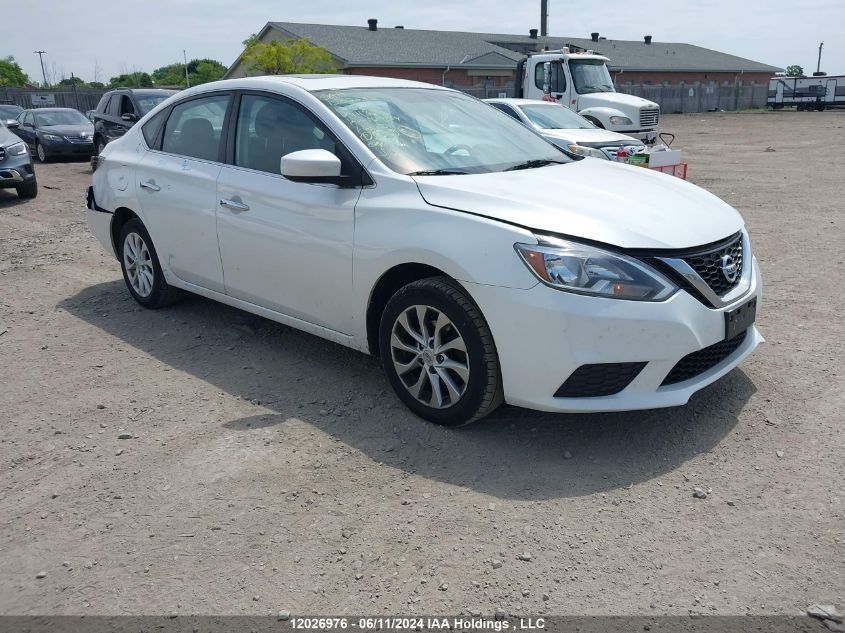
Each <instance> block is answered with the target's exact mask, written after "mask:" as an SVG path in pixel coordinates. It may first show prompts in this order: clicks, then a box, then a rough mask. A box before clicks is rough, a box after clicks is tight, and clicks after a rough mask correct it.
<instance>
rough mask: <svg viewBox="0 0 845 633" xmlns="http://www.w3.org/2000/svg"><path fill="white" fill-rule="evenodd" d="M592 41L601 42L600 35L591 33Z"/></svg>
mask: <svg viewBox="0 0 845 633" xmlns="http://www.w3.org/2000/svg"><path fill="white" fill-rule="evenodd" d="M590 39H591V40H592V41H594V42H598V41H599V34H598V33H590Z"/></svg>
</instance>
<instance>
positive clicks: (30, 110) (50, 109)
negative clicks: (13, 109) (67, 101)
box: [27, 108, 81, 114]
mask: <svg viewBox="0 0 845 633" xmlns="http://www.w3.org/2000/svg"><path fill="white" fill-rule="evenodd" d="M27 112H79V110H77V109H76V108H30V109H29V110H27ZM80 114H81V112H80Z"/></svg>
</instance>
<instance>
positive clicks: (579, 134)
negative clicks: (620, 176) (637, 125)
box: [540, 128, 642, 147]
mask: <svg viewBox="0 0 845 633" xmlns="http://www.w3.org/2000/svg"><path fill="white" fill-rule="evenodd" d="M540 132H541V134H542V135H543V136H548V137H550V138H555V139H562V140H565V141H571V142H573V143H578V144H579V145H587V146H589V147H601V146H603V145H642V141H638V140H637V139H635V138H634V137H633V136H626V135H625V134H619V132H611V131H610V130H602V129H599V128H585V129H581V128H575V129H565V130H540Z"/></svg>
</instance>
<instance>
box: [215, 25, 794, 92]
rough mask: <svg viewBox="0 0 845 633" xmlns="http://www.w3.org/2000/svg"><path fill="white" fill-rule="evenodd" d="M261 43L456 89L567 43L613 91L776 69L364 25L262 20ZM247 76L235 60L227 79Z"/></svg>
mask: <svg viewBox="0 0 845 633" xmlns="http://www.w3.org/2000/svg"><path fill="white" fill-rule="evenodd" d="M258 37H259V39H260V40H261V41H262V42H270V41H274V40H281V41H284V40H288V39H294V38H303V37H304V38H307V39H308V40H309V41H310V42H311V43H313V44H316V45H318V46H322V47H323V48H325V49H326V50H328V51H329V53H331V55H332V57H333V58H334V61H335V64H336V65H337V67H338V68H339V69H340V71H341V72H344V73H347V74H363V75H379V76H385V77H398V78H402V79H414V80H417V81H425V82H428V83H432V84H438V85H446V86H453V87H456V88H462V89H469V90H477V91H486V92H488V93H489V92H493V93H496V92H500V91H511V90H512V89H513V78H514V71H515V68H516V63H517V62H518V61H519V60H520V59H521V58H522V57H523V56H524V55H525V54H526V53H530V52H540V51H543V50H558V49H560V48H561V47H563V46H566V45H570V46H572V45H574V46H578V47H581V48H585V49H592V50H594V51H595V52H597V53H600V54H602V55H606V56H607V57H609V58H610V63H609V64H608V67H609V69H610V72H611V75H612V76H613V78H614V81H615V82H616V84H617V86H620V87H623V86H625V85H646V86H647V85H661V84H672V85H677V84H679V83H684V84H690V85H695V84H700V85H727V84H730V85H734V84H739V85H767V84H768V80H769V78H770V77H771V76H772V75H773V74H774V73H775V72H777V71H779V70H781V69H780V68H777V67H775V66H769V65H767V64H762V63H760V62H755V61H752V60H749V59H744V58H741V57H736V56H734V55H729V54H727V53H721V52H719V51H714V50H711V49H708V48H702V47H700V46H694V45H692V44H683V43H667V42H656V41H652V38H651V37H650V36H645V37H644V38H643V39H642V40H639V41H631V40H612V39H607V38H604V37H601V36H600V35H599V34H598V33H593V34H592V35H591V37H589V38H577V37H554V36H548V37H542V36H538V35H537V31H536V30H532V31H531V32H530V33H529V34H527V35H507V34H495V33H470V32H460V31H431V30H422V29H406V28H404V27H403V26H394V27H387V28H385V27H382V26H379V25H378V22H377V21H376V20H369V21H368V24H367V25H366V26H336V25H329V24H297V23H293V22H268V23H267V24H266V25H265V26H264V28H263V29H261V31H260V32H259V34H258ZM247 74H248V70H247V69H246V68H245V67H244V65H243V64H242V62H241V59H240V58H238V59H237V60H236V61H235V62H234V63H233V64H232V66H231V67H230V68H229V70H228V71H227V73H226V77H227V78H232V77H243V76H245V75H247Z"/></svg>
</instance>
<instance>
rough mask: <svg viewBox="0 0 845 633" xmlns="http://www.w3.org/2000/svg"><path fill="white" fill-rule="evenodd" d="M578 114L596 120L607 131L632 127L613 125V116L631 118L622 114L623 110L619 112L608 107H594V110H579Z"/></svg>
mask: <svg viewBox="0 0 845 633" xmlns="http://www.w3.org/2000/svg"><path fill="white" fill-rule="evenodd" d="M578 114H580V115H581V116H583V117H588V118H593V119H595V120H596V121H598V122H599V123H601V125H602V127H603V128H605V129H606V130H616V129H618V128H623V127H630V125H628V126H623V125H613V124H612V123H611V122H610V117H612V116H624V117H628V118H629V119H630V118H631V117H630V116H628V115H627V114H625V113H624V112H622V110H618V109H616V108H607V107H599V106H596V107H593V108H584V109H583V110H579V111H578ZM631 120H632V122H633V119H631Z"/></svg>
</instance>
